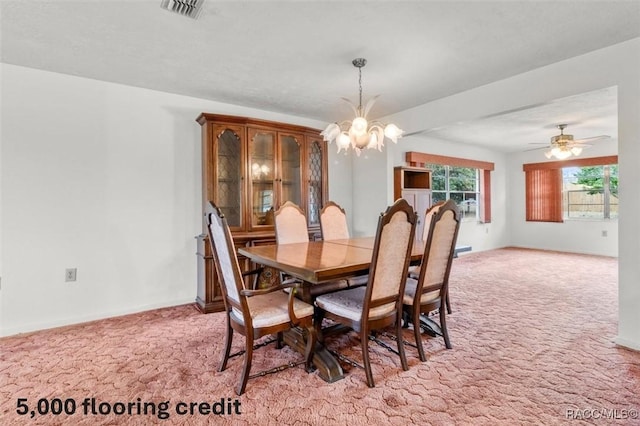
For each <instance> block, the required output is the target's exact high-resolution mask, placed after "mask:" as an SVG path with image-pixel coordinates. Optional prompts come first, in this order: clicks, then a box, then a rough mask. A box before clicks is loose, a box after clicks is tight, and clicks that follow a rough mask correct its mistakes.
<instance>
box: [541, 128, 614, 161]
mask: <svg viewBox="0 0 640 426" xmlns="http://www.w3.org/2000/svg"><path fill="white" fill-rule="evenodd" d="M557 127H558V129H560V134H559V135H556V136H552V137H551V142H550V143H549V146H547V147H546V151H545V153H544V155H545V157H547V158H551V157H555V158H557V159H558V160H565V159H567V158H569V157H571V156H572V155H575V156H578V155H580V154H581V153H582V149H583V148H588V147H590V146H591V145H590V143H591V142H595V141H598V140H602V139H609V137H610V136H608V135H600V136H594V137H591V138H584V139H574V138H573V135H565V134H564V129H566V127H567V125H566V124H558V126H557ZM537 149H541V148H537Z"/></svg>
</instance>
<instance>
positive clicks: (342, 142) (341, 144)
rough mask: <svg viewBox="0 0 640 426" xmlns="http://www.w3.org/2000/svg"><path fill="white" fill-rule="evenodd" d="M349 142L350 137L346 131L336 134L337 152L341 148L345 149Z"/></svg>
mask: <svg viewBox="0 0 640 426" xmlns="http://www.w3.org/2000/svg"><path fill="white" fill-rule="evenodd" d="M338 130H339V129H338ZM350 144H351V138H350V137H349V135H348V134H347V133H346V132H341V133H339V134H338V137H337V138H336V145H338V152H340V150H341V149H344V150H347V149H348V148H349V145H350Z"/></svg>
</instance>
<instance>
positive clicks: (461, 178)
mask: <svg viewBox="0 0 640 426" xmlns="http://www.w3.org/2000/svg"><path fill="white" fill-rule="evenodd" d="M428 168H429V169H431V170H432V171H433V173H432V175H431V198H432V202H433V203H434V204H435V203H437V202H438V201H445V200H448V199H452V200H454V201H455V202H456V204H457V205H458V209H459V210H460V214H461V217H462V220H464V221H471V220H478V213H479V210H478V208H477V207H478V201H479V200H480V191H479V189H478V188H479V185H478V180H479V176H478V175H479V174H478V169H474V168H471V167H455V166H446V165H440V164H431V165H430V166H428Z"/></svg>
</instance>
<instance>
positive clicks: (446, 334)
mask: <svg viewBox="0 0 640 426" xmlns="http://www.w3.org/2000/svg"><path fill="white" fill-rule="evenodd" d="M447 300H448V299H447ZM439 311H440V329H441V331H442V337H444V345H445V346H446V347H447V349H451V341H450V340H449V332H448V331H447V314H446V313H445V311H444V309H442V306H440V309H439Z"/></svg>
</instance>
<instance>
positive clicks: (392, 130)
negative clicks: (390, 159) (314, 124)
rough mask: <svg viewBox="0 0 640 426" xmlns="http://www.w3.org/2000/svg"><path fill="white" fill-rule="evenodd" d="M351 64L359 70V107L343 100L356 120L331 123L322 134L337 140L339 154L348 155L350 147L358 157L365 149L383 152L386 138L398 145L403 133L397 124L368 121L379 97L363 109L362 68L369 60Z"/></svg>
mask: <svg viewBox="0 0 640 426" xmlns="http://www.w3.org/2000/svg"><path fill="white" fill-rule="evenodd" d="M351 63H352V64H353V66H354V67H356V68H358V75H359V76H358V86H359V88H360V98H359V102H358V106H357V107H356V106H354V105H353V103H351V101H350V100H349V99H346V98H342V99H343V100H345V101H346V102H347V103H349V105H350V106H351V108H352V109H353V112H354V113H355V115H356V118H354V119H353V121H348V120H346V121H342V122H340V123H338V122H335V123H331V124H329V125H328V126H327V128H326V129H324V131H322V132H321V133H320V134H321V135H322V136H323V138H324V140H325V141H328V142H329V143H331V142H332V141H333V140H335V141H336V145H337V146H338V152H340V151H341V150H343V149H344V150H345V153H346V151H347V150H348V149H349V146H351V147H352V148H353V149H354V151H355V152H356V154H357V155H360V152H361V151H362V150H363V149H365V148H368V149H377V150H378V151H382V147H383V146H384V138H385V137H387V138H388V139H390V140H391V141H393V143H398V139H400V138H401V137H402V133H403V131H402V130H400V129H399V128H398V126H396V125H395V124H387V125H385V124H383V123H380V122H378V121H371V122H368V121H367V114H368V113H369V110H371V107H372V106H373V104H374V103H375V101H376V99H377V98H378V97H377V96H375V97H373V98H371V99H370V100H369V102H367V105H366V106H365V107H364V108H363V107H362V67H364V66H365V65H366V64H367V60H366V59H364V58H356V59H354V60H353V61H352V62H351Z"/></svg>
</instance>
